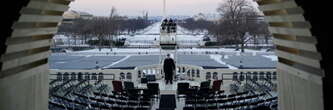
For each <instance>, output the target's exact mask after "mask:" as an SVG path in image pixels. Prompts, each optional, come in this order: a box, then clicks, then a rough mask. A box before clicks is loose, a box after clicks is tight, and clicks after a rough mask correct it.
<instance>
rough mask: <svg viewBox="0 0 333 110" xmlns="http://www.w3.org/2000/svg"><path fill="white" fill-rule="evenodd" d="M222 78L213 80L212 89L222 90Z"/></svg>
mask: <svg viewBox="0 0 333 110" xmlns="http://www.w3.org/2000/svg"><path fill="white" fill-rule="evenodd" d="M222 82H223V81H222V80H216V81H214V82H213V86H212V90H213V91H220V90H221V85H222Z"/></svg>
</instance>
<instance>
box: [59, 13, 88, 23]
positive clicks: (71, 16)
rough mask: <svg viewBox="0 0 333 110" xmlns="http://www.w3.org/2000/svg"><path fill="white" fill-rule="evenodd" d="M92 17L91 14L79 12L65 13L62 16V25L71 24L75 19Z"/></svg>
mask: <svg viewBox="0 0 333 110" xmlns="http://www.w3.org/2000/svg"><path fill="white" fill-rule="evenodd" d="M93 17H94V16H93V15H92V14H89V13H87V12H80V11H74V10H70V11H66V12H65V13H64V14H63V21H62V23H65V24H66V23H67V24H72V23H73V21H74V20H75V19H79V18H81V19H92V18H93Z"/></svg>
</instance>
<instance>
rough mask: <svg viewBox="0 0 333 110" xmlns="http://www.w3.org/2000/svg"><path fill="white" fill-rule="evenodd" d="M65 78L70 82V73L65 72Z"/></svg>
mask: <svg viewBox="0 0 333 110" xmlns="http://www.w3.org/2000/svg"><path fill="white" fill-rule="evenodd" d="M63 78H64V81H68V80H69V73H67V72H65V73H64V76H63Z"/></svg>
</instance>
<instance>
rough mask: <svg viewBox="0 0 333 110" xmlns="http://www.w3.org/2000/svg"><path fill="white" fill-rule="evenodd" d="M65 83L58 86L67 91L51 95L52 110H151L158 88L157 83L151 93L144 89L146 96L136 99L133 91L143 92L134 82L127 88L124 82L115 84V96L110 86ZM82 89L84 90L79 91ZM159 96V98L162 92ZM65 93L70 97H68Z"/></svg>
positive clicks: (150, 85)
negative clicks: (152, 100)
mask: <svg viewBox="0 0 333 110" xmlns="http://www.w3.org/2000/svg"><path fill="white" fill-rule="evenodd" d="M59 82H60V81H59ZM61 82H62V83H60V84H58V85H57V86H59V87H62V88H63V89H59V90H58V91H53V92H52V93H51V92H50V96H51V97H50V100H49V105H50V106H49V108H50V110H82V109H89V110H109V109H112V110H148V109H150V108H151V106H152V103H151V98H152V97H153V95H152V94H153V92H154V91H155V90H156V89H155V88H158V84H157V83H149V84H148V89H142V91H143V93H141V94H140V92H138V94H136V95H134V94H132V93H133V91H135V90H140V91H141V89H137V88H135V87H134V84H133V82H124V85H125V87H124V88H123V86H122V84H123V83H122V82H121V81H113V82H112V84H113V88H114V90H113V91H111V92H110V91H108V89H107V88H109V87H107V85H105V84H96V83H95V85H91V84H90V83H84V82H88V81H87V80H85V81H81V82H77V81H75V82H74V81H65V82H64V81H61ZM68 82H74V83H76V84H70V83H68ZM156 84H157V85H156ZM78 85H81V87H77V86H78ZM50 89H54V88H52V87H51V88H50ZM75 89H76V90H75ZM54 92H55V93H54ZM157 92H158V94H159V89H158V91H157ZM64 93H65V94H70V95H64Z"/></svg>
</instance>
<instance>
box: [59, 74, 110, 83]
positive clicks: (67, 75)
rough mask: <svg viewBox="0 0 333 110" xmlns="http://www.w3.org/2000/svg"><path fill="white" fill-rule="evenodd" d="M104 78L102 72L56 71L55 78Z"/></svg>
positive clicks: (65, 79) (79, 79)
mask: <svg viewBox="0 0 333 110" xmlns="http://www.w3.org/2000/svg"><path fill="white" fill-rule="evenodd" d="M103 79H104V74H103V73H98V74H97V73H88V72H86V73H84V74H83V73H81V72H79V73H75V72H72V73H68V72H65V73H61V72H58V73H57V80H63V81H68V80H78V81H82V80H103Z"/></svg>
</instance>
